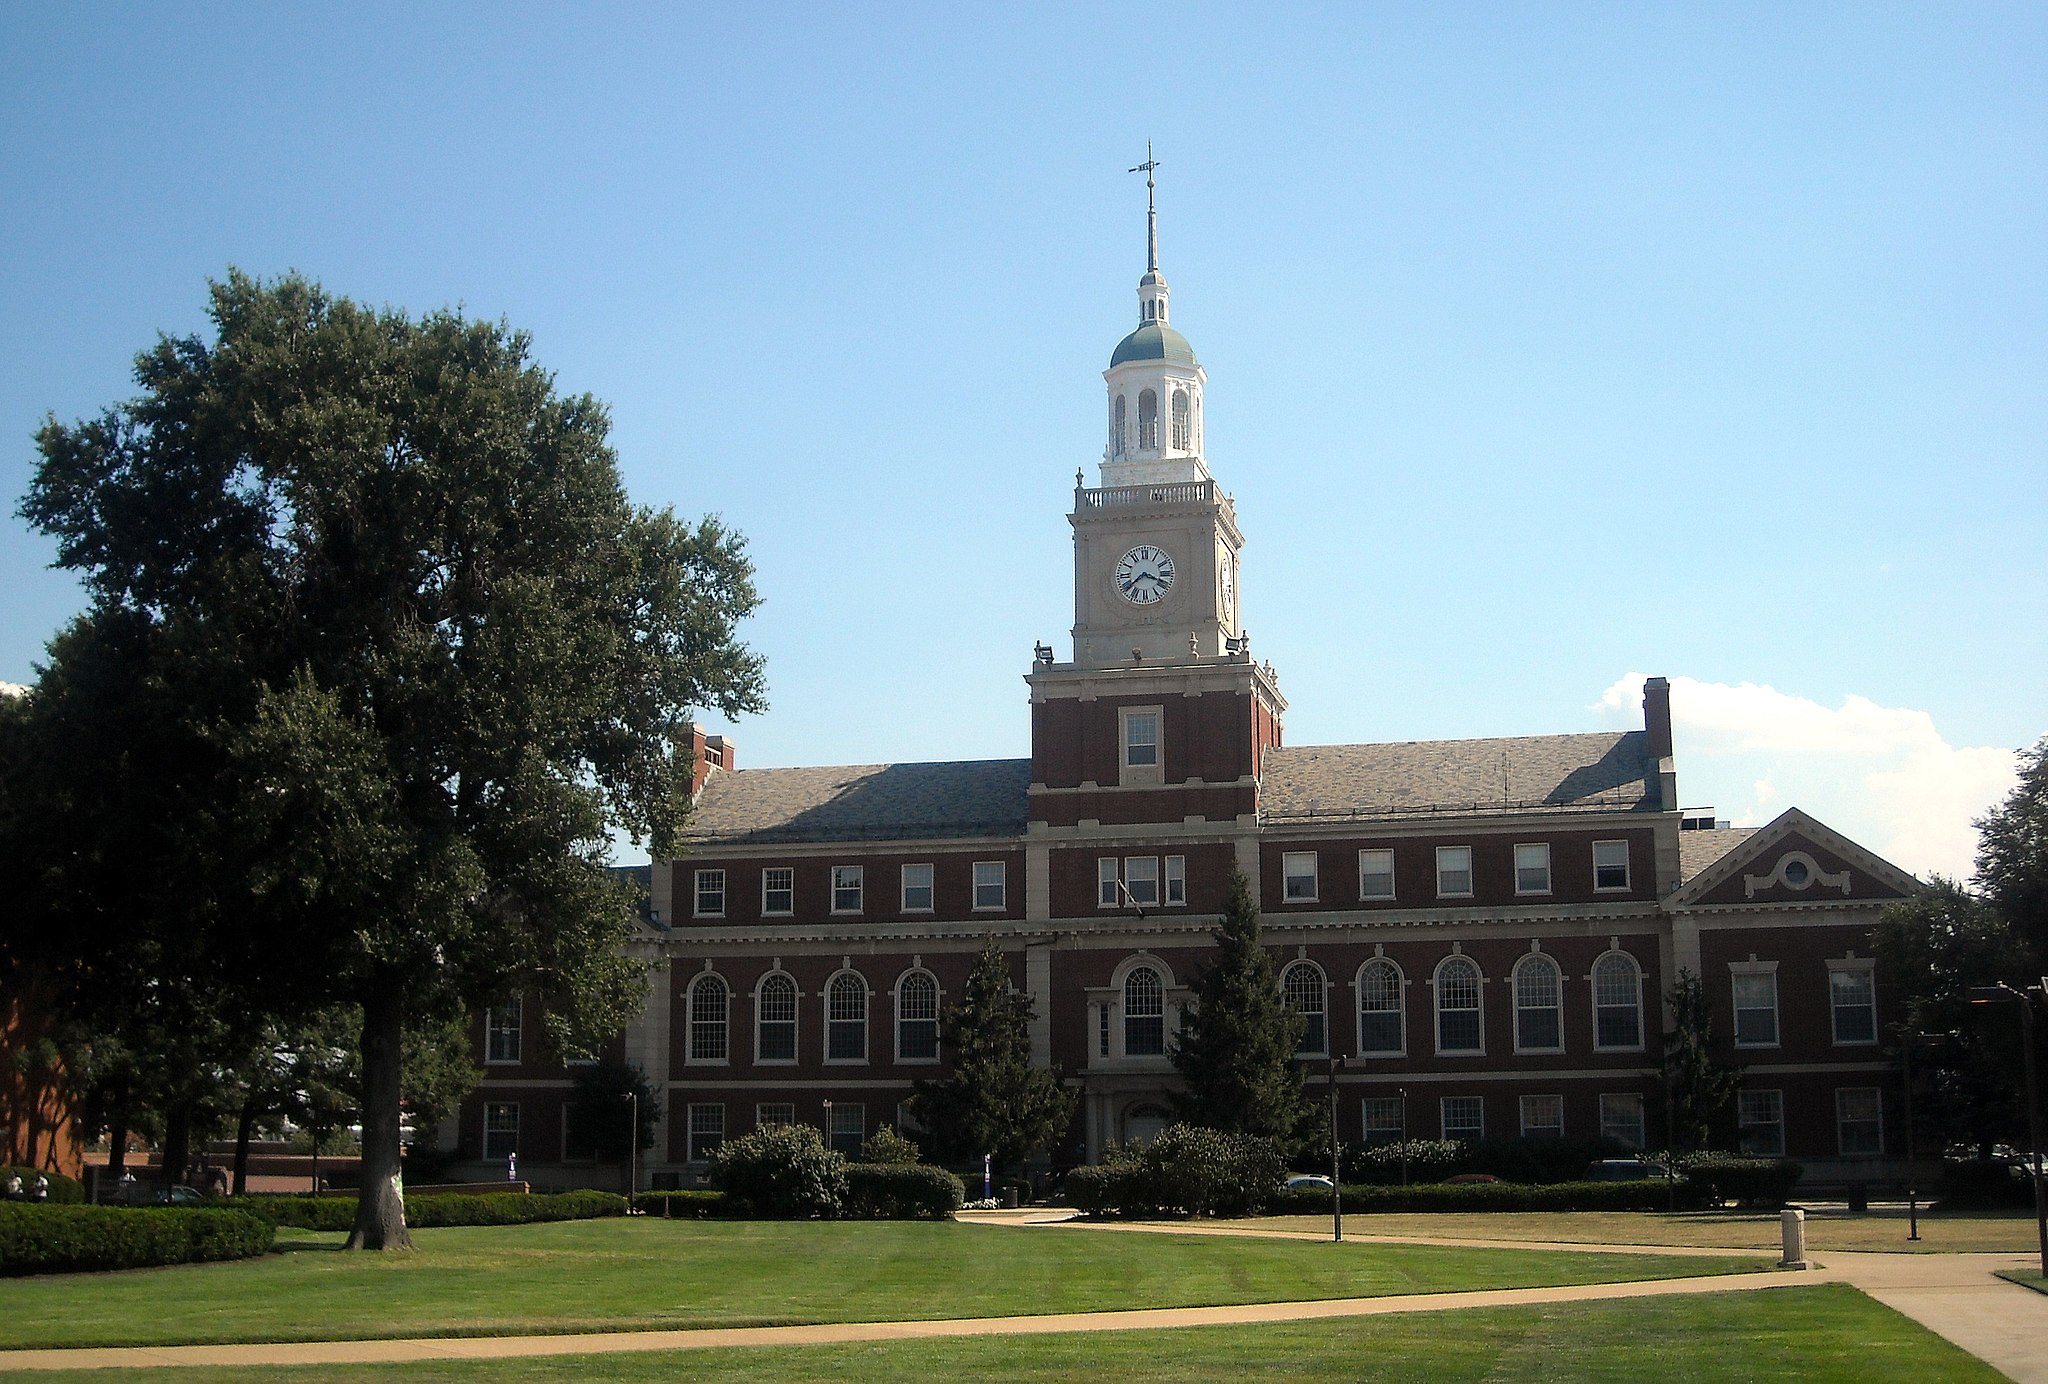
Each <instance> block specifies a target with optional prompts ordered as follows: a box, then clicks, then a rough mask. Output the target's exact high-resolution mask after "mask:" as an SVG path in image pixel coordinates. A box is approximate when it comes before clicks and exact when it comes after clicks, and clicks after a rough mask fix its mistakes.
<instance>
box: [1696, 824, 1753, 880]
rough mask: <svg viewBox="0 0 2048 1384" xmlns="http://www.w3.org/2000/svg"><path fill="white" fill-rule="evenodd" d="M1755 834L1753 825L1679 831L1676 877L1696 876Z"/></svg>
mask: <svg viewBox="0 0 2048 1384" xmlns="http://www.w3.org/2000/svg"><path fill="white" fill-rule="evenodd" d="M1755 834H1756V828H1755V827H1718V828H1715V829H1713V830H1709V831H1681V832H1679V833H1678V878H1679V879H1680V880H1681V881H1683V880H1690V879H1694V878H1696V877H1698V875H1699V873H1700V871H1702V870H1704V869H1706V868H1707V866H1709V865H1711V864H1713V863H1714V862H1715V861H1717V860H1719V859H1720V858H1721V857H1722V856H1724V855H1726V854H1728V852H1730V851H1732V850H1734V849H1735V848H1736V847H1737V846H1739V845H1741V844H1742V842H1743V839H1744V838H1745V837H1749V836H1754V835H1755Z"/></svg>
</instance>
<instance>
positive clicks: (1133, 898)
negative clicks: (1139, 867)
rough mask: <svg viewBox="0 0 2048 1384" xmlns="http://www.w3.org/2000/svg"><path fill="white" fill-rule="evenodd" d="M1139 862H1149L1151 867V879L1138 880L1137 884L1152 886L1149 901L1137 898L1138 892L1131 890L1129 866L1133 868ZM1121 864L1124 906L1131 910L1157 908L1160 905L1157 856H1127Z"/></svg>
mask: <svg viewBox="0 0 2048 1384" xmlns="http://www.w3.org/2000/svg"><path fill="white" fill-rule="evenodd" d="M1139 861H1149V862H1150V863H1151V866H1152V878H1151V879H1149V880H1139V883H1141V884H1150V885H1151V886H1152V897H1151V898H1149V899H1141V898H1139V897H1138V891H1137V890H1135V889H1133V888H1131V880H1132V875H1131V866H1133V865H1135V864H1137V863H1138V862H1139ZM1121 864H1122V867H1123V875H1122V879H1123V887H1124V893H1123V898H1124V901H1125V903H1126V904H1127V905H1128V906H1129V907H1133V908H1157V907H1159V903H1160V884H1159V857H1158V856H1156V855H1127V856H1125V857H1124V858H1123V860H1122V861H1121Z"/></svg>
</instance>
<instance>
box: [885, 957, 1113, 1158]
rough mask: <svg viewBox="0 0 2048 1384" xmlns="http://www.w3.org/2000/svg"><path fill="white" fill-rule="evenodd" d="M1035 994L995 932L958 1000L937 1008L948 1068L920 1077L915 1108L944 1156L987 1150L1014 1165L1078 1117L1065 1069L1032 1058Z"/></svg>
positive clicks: (930, 1140) (1059, 1134) (938, 1153)
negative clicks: (1019, 979) (1063, 1080)
mask: <svg viewBox="0 0 2048 1384" xmlns="http://www.w3.org/2000/svg"><path fill="white" fill-rule="evenodd" d="M1031 1008H1032V1006H1031V996H1029V995H1027V994H1025V993H1024V992H1023V991H1021V990H1019V989H1017V988H1016V987H1015V986H1013V985H1011V983H1010V963H1009V960H1008V959H1007V958H1006V957H1005V956H1004V955H1003V950H1002V948H1001V947H999V946H997V945H996V942H995V939H994V938H990V939H988V941H986V942H985V943H983V944H982V948H981V955H980V957H979V958H977V959H976V961H975V963H974V970H973V971H972V972H970V973H969V975H968V977H967V985H966V988H965V990H964V991H963V993H962V994H961V996H960V1002H959V1003H958V1004H951V1005H948V1006H946V1008H945V1010H944V1011H943V1012H941V1014H940V1015H939V1042H940V1049H941V1051H942V1052H943V1053H944V1055H945V1057H946V1059H947V1062H948V1063H949V1065H950V1070H949V1071H948V1072H947V1074H946V1075H945V1076H944V1077H942V1078H939V1079H936V1080H924V1081H919V1082H918V1083H917V1087H916V1094H914V1095H913V1096H912V1097H911V1109H912V1111H913V1112H914V1113H915V1114H916V1115H917V1118H918V1119H919V1120H920V1121H922V1122H923V1123H924V1125H925V1127H926V1129H927V1130H929V1131H930V1132H929V1134H928V1136H927V1137H926V1139H925V1140H924V1142H927V1143H928V1144H929V1145H930V1151H931V1153H932V1154H933V1156H934V1157H936V1158H937V1159H938V1160H939V1161H940V1162H942V1163H953V1164H963V1163H968V1162H972V1161H978V1160H979V1159H980V1158H982V1156H983V1155H987V1156H989V1157H990V1158H991V1159H992V1160H993V1161H994V1162H995V1164H996V1166H998V1167H1002V1168H1013V1167H1016V1166H1017V1165H1018V1164H1020V1163H1022V1162H1023V1161H1024V1160H1025V1159H1026V1158H1028V1157H1030V1156H1031V1155H1032V1154H1033V1153H1035V1152H1038V1151H1039V1150H1042V1149H1047V1148H1050V1147H1052V1146H1053V1144H1054V1142H1055V1141H1056V1140H1058V1139H1060V1138H1062V1137H1063V1136H1064V1135H1065V1134H1066V1132H1067V1128H1068V1126H1069V1125H1070V1124H1072V1122H1073V1118H1074V1093H1073V1092H1071V1091H1069V1090H1067V1089H1066V1087H1064V1086H1063V1085H1061V1084H1060V1076H1059V1073H1058V1072H1056V1071H1054V1070H1053V1069H1051V1068H1049V1067H1040V1066H1036V1065H1034V1064H1033V1063H1032V1061H1031Z"/></svg>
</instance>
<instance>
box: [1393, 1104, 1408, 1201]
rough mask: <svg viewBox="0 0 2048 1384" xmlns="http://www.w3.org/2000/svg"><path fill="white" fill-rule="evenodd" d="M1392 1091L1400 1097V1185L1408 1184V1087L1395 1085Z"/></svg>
mask: <svg viewBox="0 0 2048 1384" xmlns="http://www.w3.org/2000/svg"><path fill="white" fill-rule="evenodd" d="M1394 1091H1395V1093H1396V1094H1397V1095H1399V1096H1400V1097H1401V1185H1402V1186H1403V1187H1404V1188H1405V1187H1406V1186H1407V1185H1408V1088H1407V1087H1406V1086H1396V1087H1395V1088H1394Z"/></svg>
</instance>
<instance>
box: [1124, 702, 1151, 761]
mask: <svg viewBox="0 0 2048 1384" xmlns="http://www.w3.org/2000/svg"><path fill="white" fill-rule="evenodd" d="M1124 767H1125V768H1126V769H1152V770H1157V769H1158V768H1159V713H1158V712H1157V711H1149V710H1148V711H1126V712H1125V713H1124Z"/></svg>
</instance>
